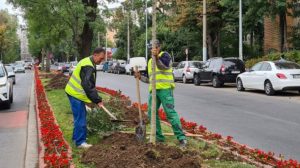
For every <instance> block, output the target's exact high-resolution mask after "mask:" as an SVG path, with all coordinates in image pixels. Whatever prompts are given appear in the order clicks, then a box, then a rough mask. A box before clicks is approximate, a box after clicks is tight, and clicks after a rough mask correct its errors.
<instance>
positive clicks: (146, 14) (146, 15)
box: [145, 0, 148, 62]
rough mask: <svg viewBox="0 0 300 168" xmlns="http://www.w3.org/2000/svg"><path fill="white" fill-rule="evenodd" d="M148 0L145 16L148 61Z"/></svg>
mask: <svg viewBox="0 0 300 168" xmlns="http://www.w3.org/2000/svg"><path fill="white" fill-rule="evenodd" d="M147 3H148V2H147V0H146V10H145V12H146V13H145V18H146V40H145V47H146V50H145V51H146V53H145V54H146V62H147V61H148V4H147Z"/></svg>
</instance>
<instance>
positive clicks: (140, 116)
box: [135, 66, 143, 122]
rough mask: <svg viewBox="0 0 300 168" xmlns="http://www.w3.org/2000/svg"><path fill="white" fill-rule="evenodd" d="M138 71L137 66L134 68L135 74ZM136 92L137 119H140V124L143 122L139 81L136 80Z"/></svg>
mask: <svg viewBox="0 0 300 168" xmlns="http://www.w3.org/2000/svg"><path fill="white" fill-rule="evenodd" d="M138 71H139V70H138V66H135V72H136V73H137V72H138ZM136 92H137V98H138V103H139V104H138V107H139V118H140V122H142V121H143V117H142V110H141V91H140V80H139V79H138V78H136Z"/></svg>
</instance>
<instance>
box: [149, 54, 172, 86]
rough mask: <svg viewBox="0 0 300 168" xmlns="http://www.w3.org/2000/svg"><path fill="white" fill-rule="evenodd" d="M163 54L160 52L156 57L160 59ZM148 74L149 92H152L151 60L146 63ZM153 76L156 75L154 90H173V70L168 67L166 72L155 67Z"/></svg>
mask: <svg viewBox="0 0 300 168" xmlns="http://www.w3.org/2000/svg"><path fill="white" fill-rule="evenodd" d="M163 54H164V52H160V53H159V55H158V57H161V56H162V55H163ZM148 74H149V83H150V84H149V91H150V92H151V91H152V58H151V59H150V60H149V62H148ZM155 74H156V85H155V87H156V89H157V90H159V89H170V88H172V89H174V88H175V82H174V76H173V68H172V67H170V69H168V70H160V69H158V68H157V65H156V67H155Z"/></svg>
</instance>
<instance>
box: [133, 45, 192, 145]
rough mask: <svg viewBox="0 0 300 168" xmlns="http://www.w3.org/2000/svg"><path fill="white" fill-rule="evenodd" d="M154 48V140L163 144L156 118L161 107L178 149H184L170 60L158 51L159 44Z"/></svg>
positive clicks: (150, 97) (149, 65) (165, 53)
mask: <svg viewBox="0 0 300 168" xmlns="http://www.w3.org/2000/svg"><path fill="white" fill-rule="evenodd" d="M155 43H156V48H153V47H152V46H153V45H151V48H152V55H154V56H155V58H156V60H155V61H156V69H155V72H154V73H156V113H157V114H156V139H157V141H158V142H164V141H165V137H164V136H163V134H162V131H161V125H160V119H159V116H158V110H159V108H160V106H161V105H162V106H163V108H164V111H165V113H166V115H167V119H168V121H169V122H170V123H171V125H172V128H173V131H174V134H175V135H176V137H177V139H178V140H179V145H180V147H186V145H187V140H186V136H185V134H184V133H183V130H182V126H181V123H180V119H179V116H178V114H177V112H176V111H175V109H174V108H175V105H174V96H173V90H174V88H175V82H174V77H173V69H172V59H171V56H170V54H169V53H167V52H164V51H160V49H161V48H160V43H159V41H158V40H156V41H155ZM152 61H153V60H152V58H151V59H150V60H149V62H148V76H149V82H150V84H149V93H150V94H149V99H148V100H149V102H148V117H149V119H151V107H152V94H151V93H152V84H151V81H152V73H153V72H152ZM135 76H136V77H138V78H140V74H139V73H137V74H136V75H135Z"/></svg>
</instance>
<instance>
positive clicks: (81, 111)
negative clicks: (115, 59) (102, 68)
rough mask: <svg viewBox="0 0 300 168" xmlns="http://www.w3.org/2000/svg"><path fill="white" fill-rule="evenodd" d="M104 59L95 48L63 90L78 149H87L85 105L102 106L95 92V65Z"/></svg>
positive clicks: (82, 61)
mask: <svg viewBox="0 0 300 168" xmlns="http://www.w3.org/2000/svg"><path fill="white" fill-rule="evenodd" d="M104 59H105V50H104V49H103V48H96V49H95V50H94V52H93V55H92V56H90V57H86V58H84V59H82V60H81V61H80V62H79V63H78V64H77V66H76V68H75V70H74V71H73V73H72V76H71V77H70V79H69V82H68V84H67V86H66V88H65V92H66V93H67V95H68V97H69V101H70V104H71V109H72V111H73V117H74V129H73V138H72V139H73V141H74V142H75V144H76V146H77V147H78V148H89V147H91V146H92V145H90V144H88V143H87V142H86V137H87V127H86V124H87V123H86V107H85V105H88V106H92V105H93V104H94V105H97V106H99V107H101V106H102V105H103V103H102V98H101V97H100V96H99V94H98V91H97V90H96V87H95V85H96V72H97V71H96V64H97V65H99V64H100V63H101V62H102V61H103V60H104Z"/></svg>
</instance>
